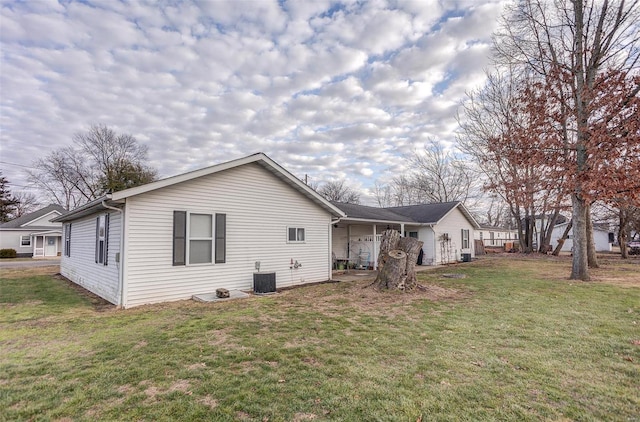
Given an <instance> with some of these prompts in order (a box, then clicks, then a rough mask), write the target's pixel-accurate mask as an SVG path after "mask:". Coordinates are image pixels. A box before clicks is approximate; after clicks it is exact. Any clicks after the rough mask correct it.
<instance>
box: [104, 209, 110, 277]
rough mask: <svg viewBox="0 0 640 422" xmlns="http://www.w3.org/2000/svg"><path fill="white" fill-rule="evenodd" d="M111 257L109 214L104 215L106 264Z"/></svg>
mask: <svg viewBox="0 0 640 422" xmlns="http://www.w3.org/2000/svg"><path fill="white" fill-rule="evenodd" d="M108 259H109V214H107V215H105V216H104V260H103V263H104V265H107V260H108Z"/></svg>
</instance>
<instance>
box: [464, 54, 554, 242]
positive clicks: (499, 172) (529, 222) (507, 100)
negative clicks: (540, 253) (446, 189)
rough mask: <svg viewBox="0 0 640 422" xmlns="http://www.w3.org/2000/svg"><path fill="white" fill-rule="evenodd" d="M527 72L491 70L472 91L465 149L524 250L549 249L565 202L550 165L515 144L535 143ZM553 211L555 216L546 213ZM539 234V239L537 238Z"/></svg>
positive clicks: (467, 108) (466, 113)
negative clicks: (526, 104) (526, 99)
mask: <svg viewBox="0 0 640 422" xmlns="http://www.w3.org/2000/svg"><path fill="white" fill-rule="evenodd" d="M529 83H530V82H529V79H528V78H527V76H526V75H525V74H522V73H521V72H518V71H517V70H515V69H513V68H512V67H508V66H507V67H504V68H502V69H500V71H498V72H496V73H490V74H488V77H487V84H486V85H485V87H483V88H482V89H479V90H477V91H476V92H472V93H469V94H468V100H467V101H466V102H465V103H464V104H463V109H464V118H459V122H460V127H461V131H460V134H459V136H458V143H459V146H460V148H461V149H462V150H463V151H464V152H466V153H467V154H468V155H469V156H471V157H474V159H475V160H476V162H477V166H478V168H479V169H480V171H481V172H482V173H483V174H484V175H485V180H486V182H485V185H484V190H485V191H488V192H491V193H492V195H494V196H495V197H497V198H499V199H500V200H501V202H503V203H505V204H507V205H508V209H509V212H510V215H511V219H512V221H514V222H515V224H516V227H517V229H518V239H519V243H520V250H521V251H524V252H533V251H534V243H535V239H536V238H538V239H539V241H538V249H539V250H546V249H548V244H549V243H550V240H551V230H552V229H553V223H552V222H553V221H554V220H555V219H554V217H553V216H555V218H557V215H558V212H559V209H560V205H561V201H562V192H561V185H560V184H559V183H558V182H559V181H558V180H557V179H556V178H550V177H548V176H547V175H548V169H549V166H550V163H547V162H545V161H543V160H539V159H537V158H536V157H535V156H533V155H531V154H528V153H526V151H524V150H520V149H517V148H514V145H516V141H518V140H519V141H520V142H522V143H524V144H529V143H535V142H536V139H535V137H536V134H535V133H533V132H531V130H530V128H531V124H532V121H533V120H534V117H533V116H531V115H530V113H528V112H527V110H526V109H524V108H523V104H522V100H521V92H520V89H521V87H523V86H526V85H527V84H529ZM549 213H551V214H552V218H551V219H547V218H546V216H547V215H548V214H549ZM540 216H545V217H544V218H545V221H546V222H547V224H546V225H544V224H540V225H538V226H541V228H542V230H540V231H539V232H538V233H536V218H538V217H540ZM538 236H539V237H538Z"/></svg>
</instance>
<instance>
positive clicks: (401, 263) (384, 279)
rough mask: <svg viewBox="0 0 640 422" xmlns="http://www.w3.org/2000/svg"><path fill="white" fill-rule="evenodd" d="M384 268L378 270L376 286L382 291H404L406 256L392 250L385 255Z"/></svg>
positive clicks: (399, 251) (403, 253)
mask: <svg viewBox="0 0 640 422" xmlns="http://www.w3.org/2000/svg"><path fill="white" fill-rule="evenodd" d="M385 255H386V259H385V263H384V267H382V269H379V270H378V277H377V278H376V281H375V283H376V285H377V286H378V287H379V288H382V289H400V290H402V289H404V286H405V281H406V271H407V254H406V253H405V252H403V251H401V250H398V249H393V250H391V251H389V252H387V253H386V254H385Z"/></svg>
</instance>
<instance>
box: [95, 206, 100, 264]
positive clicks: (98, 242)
mask: <svg viewBox="0 0 640 422" xmlns="http://www.w3.org/2000/svg"><path fill="white" fill-rule="evenodd" d="M99 254H100V217H98V218H96V253H95V255H96V264H97V263H98V255H99Z"/></svg>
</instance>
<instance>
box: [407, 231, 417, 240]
mask: <svg viewBox="0 0 640 422" xmlns="http://www.w3.org/2000/svg"><path fill="white" fill-rule="evenodd" d="M409 237H412V238H414V239H417V238H418V232H409Z"/></svg>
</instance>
